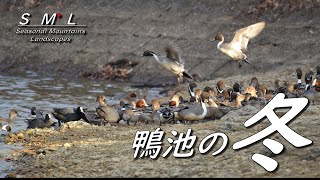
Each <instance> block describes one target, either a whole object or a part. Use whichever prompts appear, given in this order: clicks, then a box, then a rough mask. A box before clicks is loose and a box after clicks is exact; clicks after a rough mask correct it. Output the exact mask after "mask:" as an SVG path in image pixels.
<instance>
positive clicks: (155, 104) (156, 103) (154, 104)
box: [151, 99, 160, 111]
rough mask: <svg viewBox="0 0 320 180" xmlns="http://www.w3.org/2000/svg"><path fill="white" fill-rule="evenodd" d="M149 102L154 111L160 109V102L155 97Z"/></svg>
mask: <svg viewBox="0 0 320 180" xmlns="http://www.w3.org/2000/svg"><path fill="white" fill-rule="evenodd" d="M151 104H152V109H153V110H154V111H157V110H159V109H160V102H159V101H158V100H157V99H152V100H151Z"/></svg>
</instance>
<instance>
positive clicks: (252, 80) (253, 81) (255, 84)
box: [249, 77, 258, 87]
mask: <svg viewBox="0 0 320 180" xmlns="http://www.w3.org/2000/svg"><path fill="white" fill-rule="evenodd" d="M257 85H258V78H256V77H252V78H251V80H250V84H249V86H253V87H256V86H257Z"/></svg>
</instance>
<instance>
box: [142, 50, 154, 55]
mask: <svg viewBox="0 0 320 180" xmlns="http://www.w3.org/2000/svg"><path fill="white" fill-rule="evenodd" d="M154 54H155V53H154V52H152V51H145V52H143V55H142V56H153V55H154Z"/></svg>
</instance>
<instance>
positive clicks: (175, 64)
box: [143, 44, 194, 84]
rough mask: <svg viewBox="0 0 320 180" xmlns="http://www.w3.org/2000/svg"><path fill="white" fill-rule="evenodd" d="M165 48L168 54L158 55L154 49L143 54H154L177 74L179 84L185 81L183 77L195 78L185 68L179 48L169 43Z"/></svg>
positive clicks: (159, 61) (165, 66) (160, 62)
mask: <svg viewBox="0 0 320 180" xmlns="http://www.w3.org/2000/svg"><path fill="white" fill-rule="evenodd" d="M164 50H165V51H166V56H160V55H157V54H155V53H154V52H152V51H145V52H144V53H143V56H153V57H154V59H155V60H156V61H157V62H158V63H159V64H160V65H161V66H163V67H164V68H166V69H167V70H169V71H170V72H172V73H173V74H175V75H176V76H177V79H178V83H179V84H181V83H182V82H183V77H186V78H189V79H192V80H194V78H193V77H192V76H191V75H190V74H189V72H188V71H187V70H186V69H185V68H184V62H183V59H182V58H181V55H180V54H179V52H178V48H177V47H176V46H173V45H171V44H169V45H167V46H166V47H165V48H164Z"/></svg>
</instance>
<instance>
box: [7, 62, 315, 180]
mask: <svg viewBox="0 0 320 180" xmlns="http://www.w3.org/2000/svg"><path fill="white" fill-rule="evenodd" d="M294 68H295V67H290V69H288V70H283V71H282V72H281V73H278V75H275V74H274V73H269V74H258V73H257V74H255V75H256V77H257V78H258V79H259V80H261V83H264V84H266V85H267V86H268V87H273V86H272V84H271V82H272V81H273V80H274V79H280V80H285V79H286V80H289V81H292V82H294V77H293V76H292V74H293V72H294ZM302 68H303V69H304V70H305V69H308V67H307V66H306V67H302ZM250 77H251V76H233V77H229V78H226V79H225V80H226V82H227V84H229V83H230V84H231V83H232V82H236V81H238V80H240V79H242V80H244V81H246V82H248V81H249V79H250ZM217 80H219V79H216V80H214V81H208V82H203V83H200V84H199V86H200V87H204V86H207V85H211V86H213V85H214V84H215V83H216V82H217ZM177 89H185V86H178V87H176V90H177ZM181 93H182V94H186V91H185V90H183V91H182V92H181ZM319 108H320V104H319V103H316V105H312V104H310V105H309V106H308V108H307V109H306V110H305V111H304V112H303V113H301V115H300V116H299V117H297V118H296V119H294V120H293V121H292V122H291V123H289V127H290V128H291V129H292V130H294V131H295V132H297V133H298V134H300V135H302V136H303V137H305V138H307V139H310V140H312V141H313V144H312V145H310V146H307V147H304V148H296V147H294V146H293V145H291V144H290V143H289V142H288V141H286V140H285V139H284V138H283V137H282V136H281V135H280V134H279V133H274V134H273V135H271V136H270V137H269V138H271V139H274V140H277V141H279V142H280V143H282V144H283V145H284V147H285V151H284V152H283V153H281V154H280V155H274V154H272V153H271V151H270V150H268V149H267V148H266V147H265V146H264V145H263V144H262V141H259V142H258V143H255V144H253V145H251V146H249V147H246V148H243V149H241V150H237V151H235V150H233V149H232V145H233V144H234V143H236V142H238V141H240V140H243V139H244V138H246V137H249V136H251V135H253V134H255V133H257V132H259V131H261V130H262V129H264V128H266V127H267V126H269V125H270V123H269V122H268V121H267V120H266V119H265V120H263V121H262V122H260V123H258V124H257V125H255V126H253V127H251V128H245V127H244V125H243V124H244V122H245V121H246V120H248V119H249V118H250V117H252V116H253V115H254V114H255V113H256V112H258V109H256V108H255V107H252V106H245V107H243V108H241V109H238V110H233V111H231V112H229V113H228V114H227V115H225V116H224V117H222V118H221V119H219V120H213V121H208V122H203V123H198V124H187V125H184V124H165V125H163V126H161V127H160V128H161V129H162V130H163V131H164V132H165V135H164V138H163V141H162V142H163V143H164V144H163V146H162V148H163V150H162V153H161V155H162V154H163V153H164V150H166V149H167V148H168V147H169V145H170V144H169V143H168V141H167V138H169V137H170V138H173V139H175V138H174V137H173V135H172V134H171V131H172V130H175V131H177V132H178V133H186V132H187V129H188V128H190V129H192V135H195V136H197V141H196V145H195V146H194V147H193V149H194V151H195V153H194V156H193V157H190V158H175V157H173V154H170V155H169V157H168V158H163V157H161V156H160V157H159V158H158V159H156V160H152V159H150V158H148V157H147V158H137V159H134V158H133V156H134V149H132V144H133V141H134V138H135V134H136V132H137V131H145V130H147V131H155V130H156V129H157V128H158V127H159V126H158V125H154V124H138V125H130V126H127V125H119V126H116V127H110V126H107V127H99V126H94V125H90V124H87V123H85V122H72V123H67V124H65V125H63V126H62V127H61V128H60V129H58V130H55V129H33V130H26V131H20V132H18V133H17V134H16V137H17V138H18V141H20V142H22V143H23V145H24V147H25V150H23V151H19V152H16V153H13V154H12V155H11V163H12V165H13V167H14V171H13V173H12V174H9V176H16V177H33V178H34V177H109V178H110V177H320V172H319V167H320V161H319V156H320V145H319V143H320V134H319V130H318V126H319V125H320V121H319V118H318V114H319ZM216 132H221V133H224V134H226V135H227V136H228V138H229V143H228V146H227V148H226V150H225V151H223V153H221V154H220V155H218V156H212V155H211V154H212V153H213V152H214V151H216V150H217V149H219V148H220V147H221V144H222V140H221V139H220V140H219V141H218V143H217V144H216V145H215V146H214V148H213V149H211V150H210V151H209V153H207V154H201V153H200V152H199V149H198V147H199V143H200V142H201V140H202V139H203V138H204V137H206V136H208V135H210V134H213V133H216ZM11 136H12V135H11ZM12 137H13V138H16V137H14V136H12ZM7 140H8V142H10V138H9V136H8V137H7ZM11 140H12V139H11ZM254 153H260V154H264V155H267V156H269V157H271V158H273V159H274V160H276V161H277V162H278V163H279V168H278V169H277V170H276V171H275V172H272V173H269V172H267V171H266V170H264V169H263V168H262V167H261V166H259V165H258V164H256V163H255V162H254V161H253V160H252V159H251V156H252V155H253V154H254Z"/></svg>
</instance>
